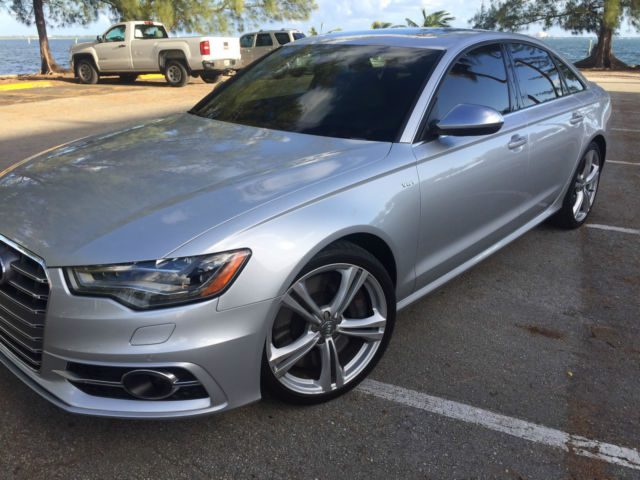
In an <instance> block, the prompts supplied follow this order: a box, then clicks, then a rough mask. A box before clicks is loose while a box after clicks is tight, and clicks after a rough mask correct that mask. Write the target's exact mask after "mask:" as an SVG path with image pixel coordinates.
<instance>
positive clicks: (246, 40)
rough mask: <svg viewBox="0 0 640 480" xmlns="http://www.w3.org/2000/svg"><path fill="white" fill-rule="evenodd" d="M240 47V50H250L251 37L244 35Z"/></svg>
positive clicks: (251, 44) (251, 45)
mask: <svg viewBox="0 0 640 480" xmlns="http://www.w3.org/2000/svg"><path fill="white" fill-rule="evenodd" d="M240 46H241V47H242V48H251V47H253V35H245V36H244V37H242V38H241V39H240Z"/></svg>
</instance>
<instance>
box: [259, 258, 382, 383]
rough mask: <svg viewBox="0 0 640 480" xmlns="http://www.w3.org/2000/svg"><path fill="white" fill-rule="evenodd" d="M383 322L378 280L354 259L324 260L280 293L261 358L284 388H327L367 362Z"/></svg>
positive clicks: (347, 378)
mask: <svg viewBox="0 0 640 480" xmlns="http://www.w3.org/2000/svg"><path fill="white" fill-rule="evenodd" d="M386 326H387V302H386V297H385V295H384V291H383V289H382V287H381V285H380V283H379V282H378V280H377V279H376V278H375V277H374V276H373V275H372V274H371V273H369V272H368V271H367V270H365V269H364V268H362V267H360V266H358V265H353V264H348V263H340V264H330V265H326V266H323V267H320V268H317V269H315V270H313V271H311V272H309V273H308V274H306V275H304V276H303V277H302V278H300V279H298V280H297V281H296V282H295V283H294V284H293V285H292V286H291V287H290V288H289V290H288V291H287V292H286V293H285V295H284V296H283V297H282V300H281V305H280V309H279V312H278V314H277V315H276V319H275V321H274V324H273V327H272V329H271V331H270V332H269V334H268V337H267V345H266V356H267V362H268V365H269V368H270V369H271V372H272V373H273V375H274V377H275V378H276V379H277V380H278V381H279V382H280V383H281V384H282V386H284V387H286V388H287V389H288V390H290V391H293V392H296V393H297V394H302V395H310V396H313V395H320V394H325V393H329V392H332V391H335V390H338V389H341V388H342V387H344V386H345V385H347V384H349V382H351V381H353V380H354V379H355V378H356V377H357V376H358V374H359V373H361V372H362V371H363V370H364V369H365V368H366V367H367V365H368V364H369V363H370V362H371V361H372V359H373V358H374V357H375V354H376V351H377V350H378V348H379V347H380V344H381V342H382V340H383V337H384V333H385V327H386Z"/></svg>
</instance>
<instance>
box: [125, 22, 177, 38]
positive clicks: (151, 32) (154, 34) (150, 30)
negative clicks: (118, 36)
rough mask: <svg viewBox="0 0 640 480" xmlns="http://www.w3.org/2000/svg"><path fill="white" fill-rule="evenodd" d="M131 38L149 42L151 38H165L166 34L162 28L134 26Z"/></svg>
mask: <svg viewBox="0 0 640 480" xmlns="http://www.w3.org/2000/svg"><path fill="white" fill-rule="evenodd" d="M133 37H134V38H137V39H140V40H149V39H153V38H167V37H168V35H167V32H166V30H165V29H164V27H160V26H157V25H136V27H135V31H134V32H133Z"/></svg>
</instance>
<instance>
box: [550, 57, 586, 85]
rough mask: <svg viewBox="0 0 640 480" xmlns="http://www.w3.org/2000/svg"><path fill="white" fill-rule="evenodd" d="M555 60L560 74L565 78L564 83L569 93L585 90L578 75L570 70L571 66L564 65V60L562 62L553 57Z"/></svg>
mask: <svg viewBox="0 0 640 480" xmlns="http://www.w3.org/2000/svg"><path fill="white" fill-rule="evenodd" d="M553 58H554V59H555V61H556V65H557V66H558V70H560V73H561V74H562V76H563V77H564V83H565V85H566V86H567V90H569V93H576V92H581V91H582V90H584V85H583V84H582V82H581V81H580V79H579V78H578V77H577V75H576V74H575V73H573V70H571V68H569V66H568V65H567V64H566V63H564V62H563V61H562V60H560V59H559V58H558V57H553Z"/></svg>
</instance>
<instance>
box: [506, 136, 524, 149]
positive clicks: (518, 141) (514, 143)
mask: <svg viewBox="0 0 640 480" xmlns="http://www.w3.org/2000/svg"><path fill="white" fill-rule="evenodd" d="M525 143H527V139H526V138H525V137H521V136H520V135H514V136H513V137H511V141H510V142H509V145H507V146H508V147H509V150H515V149H516V148H520V147H521V146H523V145H524V144H525Z"/></svg>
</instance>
